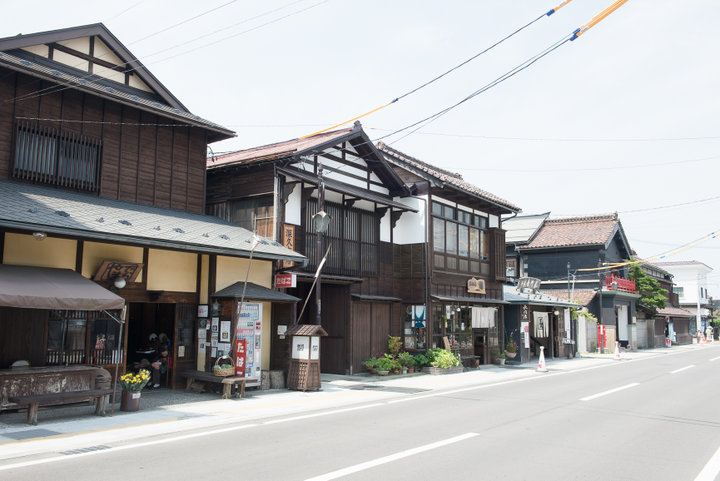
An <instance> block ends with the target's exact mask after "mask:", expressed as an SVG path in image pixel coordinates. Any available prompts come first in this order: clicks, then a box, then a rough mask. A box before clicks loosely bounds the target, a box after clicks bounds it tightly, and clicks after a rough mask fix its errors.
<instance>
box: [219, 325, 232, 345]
mask: <svg viewBox="0 0 720 481" xmlns="http://www.w3.org/2000/svg"><path fill="white" fill-rule="evenodd" d="M220 342H230V321H222V322H220Z"/></svg>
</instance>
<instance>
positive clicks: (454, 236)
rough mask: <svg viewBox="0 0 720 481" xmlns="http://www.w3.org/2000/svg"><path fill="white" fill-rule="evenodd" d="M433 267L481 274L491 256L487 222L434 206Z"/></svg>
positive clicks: (480, 218)
mask: <svg viewBox="0 0 720 481" xmlns="http://www.w3.org/2000/svg"><path fill="white" fill-rule="evenodd" d="M432 212H433V219H432V229H433V250H434V251H435V256H434V262H433V264H434V266H435V267H436V268H439V269H449V270H457V271H462V272H471V273H485V272H481V269H482V268H481V264H480V263H481V262H487V261H488V259H489V257H490V247H489V243H488V238H487V232H486V231H485V228H486V227H487V219H486V218H484V217H482V216H479V215H477V214H471V213H469V212H465V211H462V210H459V209H455V208H452V207H449V206H446V205H443V204H438V203H433V210H432Z"/></svg>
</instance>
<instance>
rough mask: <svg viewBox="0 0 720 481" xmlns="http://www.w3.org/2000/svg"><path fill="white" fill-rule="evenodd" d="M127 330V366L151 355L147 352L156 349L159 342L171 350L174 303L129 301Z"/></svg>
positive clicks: (173, 328) (173, 330) (173, 329)
mask: <svg viewBox="0 0 720 481" xmlns="http://www.w3.org/2000/svg"><path fill="white" fill-rule="evenodd" d="M127 332H128V334H127V336H128V337H127V340H128V341H127V346H128V351H127V353H128V354H127V356H128V359H127V365H128V366H132V365H133V363H136V362H140V361H141V360H142V359H143V358H147V356H149V355H151V354H148V353H149V352H150V351H153V350H156V349H157V348H158V347H159V346H160V345H161V344H165V345H167V346H169V347H170V352H172V344H173V336H174V334H175V304H163V303H158V302H131V303H129V304H128V323H127ZM153 335H154V336H153ZM151 336H152V339H151Z"/></svg>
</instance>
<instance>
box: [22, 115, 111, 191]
mask: <svg viewBox="0 0 720 481" xmlns="http://www.w3.org/2000/svg"><path fill="white" fill-rule="evenodd" d="M101 151H102V143H101V141H100V140H99V139H93V138H90V137H88V136H85V135H81V134H77V133H73V132H64V131H59V130H56V129H53V128H50V127H43V126H37V125H34V124H33V123H31V122H28V121H22V120H20V121H18V123H17V128H16V130H15V154H14V155H15V156H14V163H13V171H12V175H13V177H15V178H16V179H22V180H29V181H32V182H41V183H44V184H52V185H58V186H62V187H68V188H71V189H78V190H85V191H91V192H95V191H98V190H99V188H100V158H101Z"/></svg>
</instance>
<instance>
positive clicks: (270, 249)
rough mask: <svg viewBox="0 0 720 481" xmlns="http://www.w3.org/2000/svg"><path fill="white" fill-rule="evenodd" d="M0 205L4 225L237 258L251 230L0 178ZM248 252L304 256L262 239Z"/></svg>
mask: <svg viewBox="0 0 720 481" xmlns="http://www.w3.org/2000/svg"><path fill="white" fill-rule="evenodd" d="M0 205H2V206H3V207H2V209H0V227H5V228H10V229H18V230H22V231H28V232H35V231H41V232H45V233H47V234H57V235H66V236H77V237H83V238H86V239H94V240H98V241H110V242H122V243H129V244H137V245H142V246H153V247H158V248H170V249H179V250H184V251H190V252H202V253H215V254H223V255H229V256H241V257H248V256H249V254H250V251H251V249H252V241H253V233H252V232H250V231H249V230H247V229H243V228H242V227H237V226H235V225H233V224H230V223H228V222H225V221H223V220H221V219H218V218H217V217H212V216H209V215H201V214H192V213H189V212H184V211H180V210H174V209H164V208H161V207H154V206H148V205H142V204H135V203H132V202H125V201H119V200H113V199H107V198H103V197H95V196H92V195H88V194H80V193H77V192H70V191H65V190H61V189H54V188H50V187H41V186H36V185H31V184H24V183H21V182H13V181H8V180H0ZM253 257H254V258H256V259H266V260H282V259H285V260H292V261H298V262H300V263H304V262H305V261H306V258H305V257H304V256H303V255H301V254H298V253H297V252H294V251H291V250H290V249H287V248H285V247H283V246H282V245H280V244H278V243H277V242H273V241H269V240H267V239H261V243H260V244H259V245H257V246H256V247H255V250H254V251H253Z"/></svg>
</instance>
